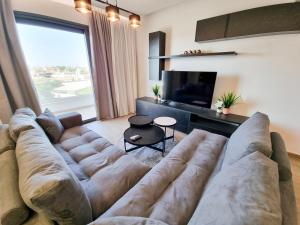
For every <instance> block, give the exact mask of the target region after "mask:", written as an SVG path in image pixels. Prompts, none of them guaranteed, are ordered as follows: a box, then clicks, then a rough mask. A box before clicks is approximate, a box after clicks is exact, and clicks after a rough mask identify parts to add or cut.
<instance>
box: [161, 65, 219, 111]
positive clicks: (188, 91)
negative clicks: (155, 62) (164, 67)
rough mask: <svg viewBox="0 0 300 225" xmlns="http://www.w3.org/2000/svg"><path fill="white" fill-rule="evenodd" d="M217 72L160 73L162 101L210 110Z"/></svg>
mask: <svg viewBox="0 0 300 225" xmlns="http://www.w3.org/2000/svg"><path fill="white" fill-rule="evenodd" d="M216 77H217V72H189V71H163V72H162V80H163V87H162V99H164V100H171V101H175V102H181V103H186V104H191V105H196V106H200V107H205V108H210V107H211V102H212V98H213V94H214V88H215V82H216Z"/></svg>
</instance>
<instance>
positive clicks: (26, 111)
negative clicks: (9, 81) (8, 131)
mask: <svg viewBox="0 0 300 225" xmlns="http://www.w3.org/2000/svg"><path fill="white" fill-rule="evenodd" d="M14 114H22V115H26V116H29V117H32V118H34V119H35V118H36V114H35V112H33V111H32V109H30V108H28V107H25V108H19V109H17V110H16V111H15V113H14Z"/></svg>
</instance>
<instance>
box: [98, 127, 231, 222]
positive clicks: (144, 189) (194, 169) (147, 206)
mask: <svg viewBox="0 0 300 225" xmlns="http://www.w3.org/2000/svg"><path fill="white" fill-rule="evenodd" d="M225 142H226V138H225V137H223V136H220V135H217V134H211V133H209V132H206V131H201V130H193V131H192V132H191V133H190V134H189V135H187V136H186V137H185V138H184V139H183V140H182V141H181V142H179V144H178V145H176V146H175V147H174V149H173V150H172V151H171V152H170V153H169V154H168V155H167V156H166V157H165V158H164V159H163V160H161V161H160V163H158V164H157V165H156V166H154V167H153V168H152V169H151V170H150V171H149V173H147V174H146V175H145V176H144V177H143V178H142V179H141V180H140V182H138V183H137V184H136V185H135V186H134V187H133V188H132V189H131V190H129V191H128V192H127V193H126V194H125V195H124V196H123V197H122V198H121V199H120V200H118V201H117V202H116V203H115V204H114V205H113V206H112V207H111V208H110V209H108V210H107V211H106V212H105V213H104V214H103V215H102V216H101V217H102V218H106V217H115V216H139V217H149V218H152V219H156V220H159V221H163V222H165V223H167V224H172V225H179V224H187V222H188V220H189V219H190V217H191V216H192V214H193V212H194V210H195V208H196V206H197V203H198V201H199V199H200V197H201V194H202V191H203V189H204V187H205V184H206V182H207V179H208V178H209V176H210V174H211V172H212V171H213V168H214V167H215V165H216V162H217V160H218V157H219V154H220V152H221V150H222V149H223V146H224V144H225Z"/></svg>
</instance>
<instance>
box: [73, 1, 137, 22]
mask: <svg viewBox="0 0 300 225" xmlns="http://www.w3.org/2000/svg"><path fill="white" fill-rule="evenodd" d="M95 1H96V2H100V3H102V4H105V5H107V7H106V8H105V11H106V16H107V19H108V20H109V21H111V22H115V21H118V20H120V14H119V11H120V10H121V11H123V12H126V13H129V14H130V16H129V25H130V26H131V27H133V28H137V27H139V26H140V25H141V17H140V16H139V15H138V14H136V13H133V12H131V11H129V10H126V9H123V8H120V7H118V2H117V0H116V5H112V4H110V3H109V2H108V0H107V1H102V0H95ZM74 3H75V9H76V10H77V11H78V12H80V13H90V12H92V1H91V0H74Z"/></svg>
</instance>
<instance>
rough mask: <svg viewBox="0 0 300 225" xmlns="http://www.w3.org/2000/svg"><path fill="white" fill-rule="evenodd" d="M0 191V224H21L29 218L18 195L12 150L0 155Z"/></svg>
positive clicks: (16, 173) (16, 170)
mask: <svg viewBox="0 0 300 225" xmlns="http://www.w3.org/2000/svg"><path fill="white" fill-rule="evenodd" d="M0 190H1V191H0V224H2V225H20V224H23V222H24V221H25V220H26V219H27V218H28V216H29V209H28V208H27V207H26V205H25V203H24V201H23V199H22V197H21V195H20V191H19V183H18V166H17V161H16V155H15V151H14V150H8V151H6V152H4V153H2V154H0Z"/></svg>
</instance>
